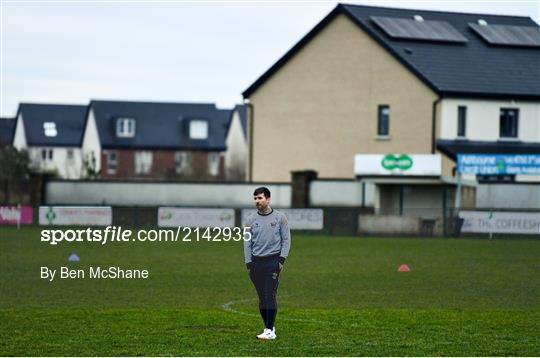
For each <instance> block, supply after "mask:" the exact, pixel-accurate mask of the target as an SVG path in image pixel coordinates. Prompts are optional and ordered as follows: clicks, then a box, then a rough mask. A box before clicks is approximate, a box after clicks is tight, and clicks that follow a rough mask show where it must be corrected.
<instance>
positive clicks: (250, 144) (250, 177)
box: [244, 98, 254, 183]
mask: <svg viewBox="0 0 540 358" xmlns="http://www.w3.org/2000/svg"><path fill="white" fill-rule="evenodd" d="M244 104H245V105H246V106H247V107H248V114H249V116H248V118H249V119H248V120H249V123H248V128H249V133H248V147H249V148H248V156H249V159H248V160H249V162H248V166H249V168H248V178H247V179H248V182H249V183H251V182H252V181H253V111H254V110H253V105H252V104H251V102H250V101H249V98H245V99H244Z"/></svg>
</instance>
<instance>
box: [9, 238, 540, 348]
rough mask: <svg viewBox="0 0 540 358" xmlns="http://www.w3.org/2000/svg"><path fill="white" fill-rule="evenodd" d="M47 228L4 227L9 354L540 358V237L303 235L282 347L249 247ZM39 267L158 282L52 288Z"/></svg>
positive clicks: (281, 319) (292, 261)
mask: <svg viewBox="0 0 540 358" xmlns="http://www.w3.org/2000/svg"><path fill="white" fill-rule="evenodd" d="M39 232H40V229H39V228H24V229H21V230H16V229H6V228H0V289H1V295H0V322H1V324H0V354H1V355H4V356H5V355H16V356H17V355H33V356H40V355H45V356H49V355H55V356H58V355H61V356H62V355H81V356H93V355H100V356H101V355H103V356H118V355H130V356H134V355H150V356H153V355H190V356H199V355H204V356H208V355H210V356H213V355H237V356H244V355H256V356H272V355H283V356H297V355H308V356H309V355H356V356H366V355H376V356H381V355H382V356H411V355H413V356H425V355H429V356H438V355H443V356H448V355H451V356H474V355H482V356H503V355H504V356H507V355H512V356H515V355H518V356H538V355H540V338H539V337H540V335H539V334H538V332H540V279H539V277H540V240H514V239H508V240H487V239H375V238H359V237H354V238H353V237H321V236H300V235H294V234H293V243H292V249H291V254H290V257H289V259H288V260H287V263H286V265H285V270H284V272H283V274H282V277H281V281H280V288H279V296H278V300H279V313H278V316H277V322H276V331H277V335H278V339H277V340H275V341H270V342H261V341H257V340H256V339H255V338H254V337H255V335H256V334H258V333H260V331H261V330H262V328H263V327H262V322H261V319H260V318H259V316H258V309H257V300H256V293H255V290H254V288H253V287H252V285H251V282H250V281H249V278H248V275H247V271H246V269H245V266H244V264H243V253H242V247H241V243H235V242H229V243H223V242H220V243H206V242H199V243H197V242H192V243H140V242H134V243H131V242H130V243H111V244H107V245H98V244H95V243H92V244H89V243H77V244H72V243H61V244H59V245H57V246H51V245H48V244H46V243H42V242H40V241H39ZM72 252H76V253H77V254H78V255H79V256H80V258H81V261H80V262H78V263H68V260H67V258H68V256H69V255H70V254H71V253H72ZM404 263H405V264H408V265H409V267H410V268H411V272H408V273H399V272H397V268H398V267H399V265H401V264H404ZM41 266H49V267H51V268H58V267H59V266H70V267H72V268H87V267H88V266H102V267H103V266H105V267H107V266H120V267H123V268H147V269H148V270H149V271H150V277H149V278H148V279H146V280H91V279H88V278H86V279H81V280H75V279H73V280H68V279H64V280H59V279H56V280H54V281H53V282H47V281H45V280H42V279H40V278H39V276H40V267H41Z"/></svg>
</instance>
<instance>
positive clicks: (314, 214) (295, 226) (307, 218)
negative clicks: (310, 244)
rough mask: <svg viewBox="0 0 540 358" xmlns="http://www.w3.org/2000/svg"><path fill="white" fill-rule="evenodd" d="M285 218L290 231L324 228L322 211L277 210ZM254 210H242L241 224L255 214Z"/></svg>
mask: <svg viewBox="0 0 540 358" xmlns="http://www.w3.org/2000/svg"><path fill="white" fill-rule="evenodd" d="M278 211H280V212H282V213H283V214H285V216H287V219H288V220H289V227H290V228H291V230H322V229H323V226H324V212H323V209H278ZM256 212H257V210H255V209H243V210H242V224H244V223H245V222H246V221H247V218H248V217H249V216H250V215H252V214H255V213H256Z"/></svg>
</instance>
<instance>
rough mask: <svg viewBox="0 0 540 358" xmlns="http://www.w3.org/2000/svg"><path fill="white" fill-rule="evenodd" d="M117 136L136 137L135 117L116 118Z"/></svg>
mask: <svg viewBox="0 0 540 358" xmlns="http://www.w3.org/2000/svg"><path fill="white" fill-rule="evenodd" d="M116 136H117V137H120V138H133V137H135V119H134V118H125V117H122V118H117V119H116Z"/></svg>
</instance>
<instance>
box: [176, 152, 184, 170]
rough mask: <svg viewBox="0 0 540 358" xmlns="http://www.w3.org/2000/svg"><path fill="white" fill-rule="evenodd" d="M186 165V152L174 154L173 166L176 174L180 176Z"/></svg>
mask: <svg viewBox="0 0 540 358" xmlns="http://www.w3.org/2000/svg"><path fill="white" fill-rule="evenodd" d="M186 165H187V153H186V152H176V153H174V166H175V168H176V173H177V174H180V173H182V172H183V171H184V169H185V168H186Z"/></svg>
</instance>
